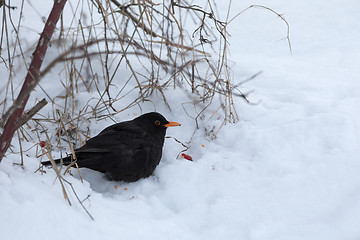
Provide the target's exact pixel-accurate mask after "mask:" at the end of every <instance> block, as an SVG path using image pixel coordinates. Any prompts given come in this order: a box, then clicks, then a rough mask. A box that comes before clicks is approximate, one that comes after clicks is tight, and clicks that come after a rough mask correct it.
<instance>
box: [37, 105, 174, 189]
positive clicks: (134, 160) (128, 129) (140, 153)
mask: <svg viewBox="0 0 360 240" xmlns="http://www.w3.org/2000/svg"><path fill="white" fill-rule="evenodd" d="M180 125H181V124H179V123H177V122H169V121H167V120H166V119H165V118H164V117H163V116H162V115H161V114H159V113H156V112H150V113H146V114H143V115H141V116H139V117H137V118H135V119H134V120H132V121H126V122H120V123H117V124H114V125H111V126H109V127H107V128H105V129H104V130H103V131H102V132H100V133H99V134H98V135H97V136H95V137H93V138H90V139H89V140H88V141H87V142H86V143H85V145H83V146H82V147H81V148H78V149H76V150H75V155H76V160H75V159H73V158H72V156H68V157H65V158H63V159H62V161H63V164H64V165H69V164H71V162H73V161H76V163H77V165H78V166H79V167H80V168H82V167H85V168H90V169H93V170H95V171H99V172H102V173H104V174H105V175H106V177H107V178H108V179H109V180H114V181H125V182H135V181H137V180H139V179H140V178H146V177H149V176H150V175H151V174H152V173H153V172H154V170H155V168H156V166H157V165H158V164H159V162H160V159H161V155H162V148H163V145H164V139H165V132H166V129H167V128H168V127H173V126H180ZM55 162H56V163H60V159H57V160H55ZM42 164H43V165H50V164H51V162H50V161H47V162H42Z"/></svg>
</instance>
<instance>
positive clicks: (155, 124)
mask: <svg viewBox="0 0 360 240" xmlns="http://www.w3.org/2000/svg"><path fill="white" fill-rule="evenodd" d="M134 121H135V122H136V123H137V124H138V125H139V126H141V127H142V128H143V129H144V130H145V131H146V132H148V133H150V134H151V135H152V136H153V137H155V138H156V139H158V140H160V141H161V142H164V138H165V132H166V129H167V128H168V127H175V126H181V124H180V123H177V122H169V121H168V120H166V119H165V117H164V116H163V115H161V114H160V113H157V112H150V113H145V114H143V115H141V116H139V117H137V118H135V119H134Z"/></svg>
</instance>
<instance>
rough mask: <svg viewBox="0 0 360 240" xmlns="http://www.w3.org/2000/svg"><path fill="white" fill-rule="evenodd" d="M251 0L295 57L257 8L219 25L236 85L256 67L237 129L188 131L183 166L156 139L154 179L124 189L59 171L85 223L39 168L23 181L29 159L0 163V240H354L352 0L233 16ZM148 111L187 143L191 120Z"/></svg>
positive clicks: (359, 116) (359, 88) (358, 137)
mask: <svg viewBox="0 0 360 240" xmlns="http://www.w3.org/2000/svg"><path fill="white" fill-rule="evenodd" d="M255 3H256V4H263V5H266V6H268V7H271V8H272V9H274V10H276V11H277V12H279V13H281V14H284V17H285V18H286V19H287V21H288V22H289V23H290V27H291V33H290V34H291V41H292V50H293V53H292V54H290V53H289V48H288V45H287V42H286V40H281V39H283V38H284V37H286V25H285V24H284V23H283V22H282V21H280V19H279V18H278V17H276V16H275V15H274V14H273V13H271V12H269V11H266V10H263V9H250V10H248V11H247V12H245V13H244V14H242V15H240V16H239V17H238V18H236V19H235V20H234V21H233V22H232V23H231V24H230V26H229V32H230V33H231V35H232V36H231V38H230V40H229V41H230V44H231V46H230V47H231V56H230V57H231V60H232V61H234V62H235V63H236V65H235V66H234V67H233V70H234V78H235V79H238V80H239V81H241V80H243V79H246V78H247V77H249V76H251V75H253V74H254V73H256V72H258V71H263V73H262V74H261V75H260V76H259V77H257V78H255V79H254V80H253V81H250V82H247V83H246V84H244V85H243V86H242V89H243V90H244V91H247V90H248V91H250V90H254V93H252V94H251V95H250V96H249V99H250V101H252V102H254V103H258V104H256V105H247V104H245V103H243V102H242V101H241V100H239V103H238V104H237V106H238V109H237V110H238V113H239V116H240V121H239V122H238V123H237V124H234V125H231V124H227V125H226V126H224V127H223V128H222V129H221V131H220V132H219V134H218V135H217V138H216V139H215V140H214V141H212V142H209V141H207V140H206V139H205V138H203V137H201V136H200V135H196V136H195V138H194V139H193V142H192V145H191V149H190V150H189V152H188V153H189V154H190V155H192V156H193V157H194V159H195V161H194V162H190V161H186V160H183V159H176V155H177V153H178V152H179V151H178V149H177V146H178V144H177V143H175V142H174V141H173V140H172V139H167V140H166V144H165V147H164V154H163V160H162V162H161V164H160V165H159V166H158V168H157V169H156V171H155V174H154V176H152V177H150V178H148V179H143V180H140V181H138V182H136V183H118V182H108V181H106V180H104V179H103V176H102V175H101V174H99V173H96V172H93V171H90V170H84V171H82V173H83V177H84V178H85V182H84V183H81V181H80V180H79V177H77V175H76V174H75V173H74V177H71V176H69V175H67V176H66V179H68V180H69V181H71V182H72V184H73V186H74V188H75V189H76V192H77V194H78V195H79V197H80V199H85V198H86V197H87V196H88V195H90V197H89V198H88V199H87V200H85V201H84V202H83V203H84V206H85V207H86V208H87V210H88V211H89V212H90V213H91V215H92V216H93V217H94V219H95V220H94V221H92V220H91V219H90V218H89V216H88V215H87V214H86V213H85V212H84V210H83V209H82V208H81V206H80V205H79V204H78V203H77V201H76V198H75V196H74V194H72V191H71V189H70V188H69V187H68V186H67V190H68V193H69V196H70V200H71V202H72V203H73V205H72V206H69V204H68V203H67V202H66V201H65V200H64V198H63V197H62V192H61V188H60V185H59V182H58V181H57V180H56V175H55V173H54V172H53V171H52V170H51V169H48V170H47V174H43V175H42V174H40V173H39V172H37V173H34V171H35V170H36V169H37V168H38V166H39V164H38V159H36V158H35V156H29V157H27V158H25V159H24V160H25V167H24V169H22V168H20V167H17V166H13V162H19V157H18V156H16V155H9V156H8V157H7V158H5V159H4V160H3V161H2V162H1V164H0V236H1V237H0V238H1V239H3V240H10V239H25V238H26V239H77V240H81V239H109V240H110V239H197V240H199V239H249V240H258V239H262V240H270V239H274V240H282V239H284V240H285V239H286V240H288V239H291V240H293V239H306V240H312V239H313V240H319V239H326V240H330V239H334V240H335V239H336V240H345V239H349V240H350V239H354V240H355V239H360V157H359V155H360V111H359V102H360V77H359V76H360V67H359V59H360V41H359V39H360V30H359V29H360V21H359V13H358V10H359V9H360V1H358V0H346V1H336V0H330V1H329V0H328V1H324V0H322V1H321V0H318V1H310V0H303V1H295V0H291V1H281V0H268V1H256V2H254V1H233V5H232V8H231V16H235V15H236V13H238V12H239V11H241V10H243V9H245V8H246V7H248V6H250V5H251V4H255ZM41 27H42V26H41V25H40V26H39V28H40V29H41ZM37 94H40V93H37ZM171 101H172V103H173V104H176V99H175V98H174V99H172V100H171ZM149 110H152V109H151V108H149ZM158 110H159V111H160V112H162V113H163V115H165V116H166V117H167V119H168V120H173V121H178V122H181V123H182V124H183V126H181V127H179V128H173V129H169V130H168V132H167V134H168V135H169V136H172V137H176V138H177V139H179V140H182V141H187V140H189V137H191V135H192V133H193V124H194V123H193V121H191V119H188V118H187V117H186V116H184V113H183V112H182V110H181V109H180V107H179V109H177V110H176V109H175V110H174V111H172V112H169V111H167V110H166V109H165V108H163V109H161V108H160V109H158ZM122 117H123V119H122V120H128V119H132V118H133V117H134V116H133V115H130V114H128V115H123V116H122ZM118 120H121V119H118ZM213 121H214V123H212V124H216V121H215V120H213ZM105 126H106V125H101V126H100V124H99V123H98V124H96V125H95V126H94V130H93V132H94V133H97V132H99V131H100V130H101V129H103V128H104V127H105ZM14 142H15V141H14ZM14 144H15V143H14ZM202 145H204V146H202ZM115 185H116V186H117V189H116V188H115Z"/></svg>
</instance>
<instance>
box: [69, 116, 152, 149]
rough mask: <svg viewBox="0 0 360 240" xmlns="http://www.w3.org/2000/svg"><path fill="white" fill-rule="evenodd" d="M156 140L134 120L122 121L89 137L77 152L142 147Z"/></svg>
mask: <svg viewBox="0 0 360 240" xmlns="http://www.w3.org/2000/svg"><path fill="white" fill-rule="evenodd" d="M153 141H154V140H153V139H152V137H151V136H150V135H149V134H147V133H146V132H145V131H144V130H143V129H142V128H141V127H139V126H137V125H136V124H134V123H133V122H131V121H129V122H122V123H118V124H114V125H112V126H109V127H107V128H106V129H104V130H103V131H102V132H100V133H99V135H97V136H95V137H93V138H91V139H89V140H88V141H87V142H86V144H85V145H84V146H82V147H81V148H79V149H77V150H76V152H77V153H85V152H88V153H90V152H113V151H117V150H123V149H128V148H129V147H130V148H135V149H136V148H141V147H144V145H147V143H149V144H151V143H152V142H153Z"/></svg>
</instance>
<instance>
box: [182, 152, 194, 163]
mask: <svg viewBox="0 0 360 240" xmlns="http://www.w3.org/2000/svg"><path fill="white" fill-rule="evenodd" d="M181 157H183V158H185V159H186V160H189V161H192V160H193V159H192V157H191V156H190V155H187V154H185V153H182V154H181Z"/></svg>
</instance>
